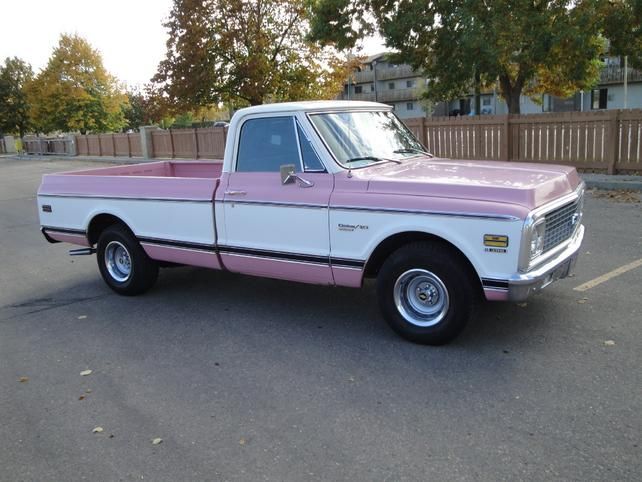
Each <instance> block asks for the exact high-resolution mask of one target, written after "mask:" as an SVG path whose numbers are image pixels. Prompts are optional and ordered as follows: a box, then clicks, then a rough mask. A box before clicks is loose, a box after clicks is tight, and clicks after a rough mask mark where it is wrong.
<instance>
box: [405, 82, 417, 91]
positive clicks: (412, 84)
mask: <svg viewBox="0 0 642 482" xmlns="http://www.w3.org/2000/svg"><path fill="white" fill-rule="evenodd" d="M414 86H415V81H414V80H406V87H407V88H408V89H410V88H412V87H414Z"/></svg>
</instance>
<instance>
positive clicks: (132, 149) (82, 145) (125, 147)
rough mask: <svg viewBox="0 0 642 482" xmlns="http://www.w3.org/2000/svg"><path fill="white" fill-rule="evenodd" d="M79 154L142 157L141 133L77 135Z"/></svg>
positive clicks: (77, 150)
mask: <svg viewBox="0 0 642 482" xmlns="http://www.w3.org/2000/svg"><path fill="white" fill-rule="evenodd" d="M76 152H77V154H78V155H79V156H112V157H119V156H121V157H141V156H142V155H143V153H142V150H141V146H140V134H93V135H85V136H76Z"/></svg>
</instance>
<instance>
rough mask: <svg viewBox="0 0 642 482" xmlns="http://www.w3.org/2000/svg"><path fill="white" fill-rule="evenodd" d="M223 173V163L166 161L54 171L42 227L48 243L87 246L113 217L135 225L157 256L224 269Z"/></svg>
mask: <svg viewBox="0 0 642 482" xmlns="http://www.w3.org/2000/svg"><path fill="white" fill-rule="evenodd" d="M221 170H222V164H221V163H220V162H212V161H160V162H150V163H144V164H133V165H124V166H112V167H102V168H98V169H87V170H83V171H74V172H63V173H56V174H47V175H45V176H43V179H42V184H41V185H40V189H39V190H38V208H39V214H40V224H41V226H42V228H43V232H44V234H45V235H46V236H47V237H48V238H47V239H50V240H54V241H64V242H69V243H74V244H79V245H83V246H88V245H92V244H94V243H95V242H96V241H97V239H96V238H95V236H93V235H92V233H93V232H94V227H95V226H96V223H98V225H100V223H101V222H107V221H105V220H106V218H105V217H106V216H107V217H109V219H118V220H120V221H121V222H123V223H124V224H125V225H126V226H128V227H129V228H130V229H131V230H132V231H133V233H134V235H135V236H136V237H137V238H138V239H139V241H140V242H141V244H142V246H143V248H144V249H145V251H146V252H147V253H148V255H149V256H150V257H152V258H154V259H158V260H164V261H171V262H176V263H182V264H194V265H197V266H207V267H217V260H216V258H215V256H214V253H213V251H212V249H213V247H214V246H215V244H216V236H215V227H214V224H215V219H214V209H213V206H212V202H213V199H214V194H215V192H216V188H217V187H218V184H219V178H220V176H221ZM181 247H182V248H181ZM185 247H191V248H195V247H196V248H199V251H197V252H196V253H194V252H193V251H187V250H186V249H183V248H185ZM200 247H202V248H200Z"/></svg>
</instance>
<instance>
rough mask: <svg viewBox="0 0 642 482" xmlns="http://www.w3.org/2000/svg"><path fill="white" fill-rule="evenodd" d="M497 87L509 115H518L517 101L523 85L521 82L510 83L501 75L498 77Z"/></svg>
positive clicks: (507, 77) (505, 76)
mask: <svg viewBox="0 0 642 482" xmlns="http://www.w3.org/2000/svg"><path fill="white" fill-rule="evenodd" d="M499 86H500V90H501V94H502V97H503V98H504V100H505V101H506V105H507V106H508V113H509V114H519V113H520V107H519V100H520V98H521V96H522V89H523V88H524V85H523V83H522V82H519V81H516V82H514V83H513V82H512V81H511V79H510V77H509V76H508V75H501V76H500V77H499Z"/></svg>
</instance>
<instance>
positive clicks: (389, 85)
mask: <svg viewBox="0 0 642 482" xmlns="http://www.w3.org/2000/svg"><path fill="white" fill-rule="evenodd" d="M388 89H389V90H394V89H395V83H394V82H388Z"/></svg>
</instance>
